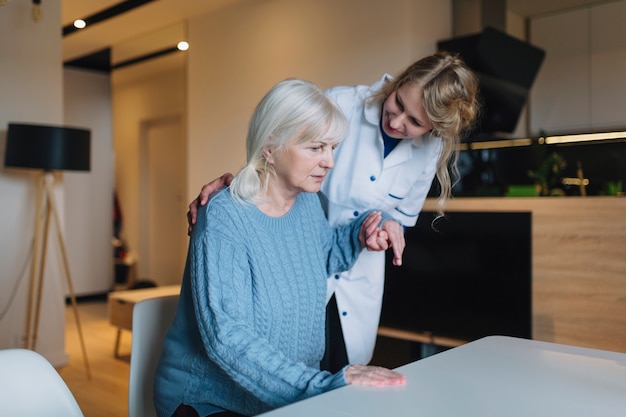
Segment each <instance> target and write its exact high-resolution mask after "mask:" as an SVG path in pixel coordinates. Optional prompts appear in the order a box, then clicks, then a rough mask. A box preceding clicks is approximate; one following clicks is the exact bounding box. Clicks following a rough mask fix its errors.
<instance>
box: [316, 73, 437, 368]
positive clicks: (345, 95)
mask: <svg viewBox="0 0 626 417" xmlns="http://www.w3.org/2000/svg"><path fill="white" fill-rule="evenodd" d="M389 79H390V76H389V75H386V74H385V76H383V78H382V79H381V80H380V81H378V82H376V83H375V84H374V85H372V86H355V87H334V88H332V89H330V90H328V91H327V94H328V95H329V96H330V97H332V98H333V99H335V100H336V102H337V104H339V107H341V109H342V110H343V112H344V114H345V115H346V116H347V118H348V120H349V122H350V130H349V133H348V136H347V137H346V139H344V141H343V142H342V143H341V144H340V145H339V147H338V149H337V150H336V151H335V167H334V168H333V169H332V170H331V171H330V173H329V175H328V177H327V178H326V180H325V182H324V184H323V186H322V193H323V194H324V196H325V197H326V199H327V200H328V201H327V204H328V206H327V207H326V209H327V215H328V220H329V222H330V224H331V225H333V226H334V225H338V224H345V223H347V222H350V221H352V220H353V219H354V218H355V217H357V216H358V215H359V214H360V213H362V212H363V210H368V209H377V210H383V211H386V212H387V213H389V214H390V215H392V216H393V217H394V218H395V219H396V220H398V221H399V222H400V223H401V224H402V225H403V226H407V227H410V226H414V225H415V223H416V221H417V217H418V215H419V213H420V211H421V209H422V206H423V204H424V200H425V198H426V196H427V194H428V191H429V189H430V186H431V184H432V181H433V178H434V175H435V170H436V164H437V159H438V157H439V154H440V152H441V140H440V138H437V137H433V136H431V135H430V134H425V135H424V136H423V137H420V138H416V139H414V140H402V141H401V142H400V143H399V144H398V145H397V146H396V147H395V148H394V149H393V150H392V151H391V153H390V154H389V155H388V156H387V158H384V157H383V139H382V135H381V133H380V116H381V106H382V103H380V102H376V103H366V102H365V100H366V99H367V98H368V97H370V96H371V95H372V93H373V92H374V91H377V90H378V89H380V88H381V87H382V85H383V83H384V82H385V81H386V80H389ZM384 278H385V253H384V252H368V251H367V250H364V251H363V252H362V253H361V254H360V256H359V258H358V260H357V262H356V264H355V265H354V267H353V268H352V269H351V270H350V271H347V272H343V273H341V274H335V275H333V276H331V277H329V279H328V297H327V300H329V299H330V297H331V296H332V294H333V292H334V293H335V298H336V300H337V308H338V310H339V316H340V319H341V327H342V331H343V334H344V341H345V344H346V351H347V353H348V360H349V361H350V363H360V364H367V363H369V361H370V360H371V358H372V355H373V353H374V346H375V344H376V334H377V330H378V323H379V319H380V311H381V306H382V296H383V289H384ZM416 278H417V277H416Z"/></svg>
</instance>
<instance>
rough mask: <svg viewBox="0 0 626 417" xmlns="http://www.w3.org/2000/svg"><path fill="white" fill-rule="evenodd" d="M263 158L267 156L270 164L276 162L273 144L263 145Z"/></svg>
mask: <svg viewBox="0 0 626 417" xmlns="http://www.w3.org/2000/svg"><path fill="white" fill-rule="evenodd" d="M263 158H265V160H266V161H267V163H268V164H273V163H274V149H272V147H271V146H264V147H263Z"/></svg>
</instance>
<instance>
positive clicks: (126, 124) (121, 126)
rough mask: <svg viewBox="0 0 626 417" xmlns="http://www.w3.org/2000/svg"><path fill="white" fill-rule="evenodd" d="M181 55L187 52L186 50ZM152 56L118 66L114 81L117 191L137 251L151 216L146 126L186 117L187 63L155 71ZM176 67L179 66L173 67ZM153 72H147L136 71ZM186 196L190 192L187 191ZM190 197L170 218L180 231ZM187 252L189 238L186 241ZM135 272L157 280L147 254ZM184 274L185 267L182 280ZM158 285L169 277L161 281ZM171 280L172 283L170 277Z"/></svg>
mask: <svg viewBox="0 0 626 417" xmlns="http://www.w3.org/2000/svg"><path fill="white" fill-rule="evenodd" d="M181 54H182V53H181ZM181 54H178V53H177V54H174V55H172V56H166V57H164V58H158V59H167V60H178V59H181V58H182V57H183V56H184V54H183V55H181ZM151 62H152V61H148V62H145V63H142V64H138V65H133V66H130V67H127V68H122V69H120V70H116V71H114V72H113V74H112V77H111V79H112V85H113V120H114V121H115V123H114V126H113V136H114V138H115V139H114V144H115V145H114V147H115V165H116V169H115V190H116V191H117V193H118V197H119V200H120V205H121V210H122V215H123V226H122V238H123V239H124V240H125V242H126V244H127V245H128V248H129V249H130V250H131V251H132V253H133V256H134V257H137V255H138V254H139V253H140V252H142V253H144V251H143V250H140V249H141V244H142V237H141V236H140V225H141V222H142V219H143V218H144V217H145V216H146V206H145V205H146V204H148V202H147V201H143V200H142V199H141V198H140V197H141V196H142V195H145V194H142V189H141V187H143V186H145V184H144V185H142V184H141V183H140V166H141V156H142V155H141V154H140V144H141V138H142V134H143V133H142V126H145V125H146V124H147V123H148V124H149V123H152V122H154V121H157V120H164V119H168V118H171V117H180V118H181V119H182V120H184V119H185V117H184V115H185V97H186V81H185V72H184V66H180V65H179V66H178V69H174V70H172V71H168V72H165V73H152V72H150V64H151ZM173 68H176V66H173ZM141 74H149V75H147V76H143V77H137V76H136V75H141ZM171 139H172V140H173V141H180V146H181V147H184V146H185V143H184V141H185V137H173V138H171ZM185 197H186V196H185ZM188 204H189V201H187V199H186V198H182V200H181V201H180V210H179V211H180V217H179V218H177V219H171V221H172V222H178V223H179V225H180V227H179V229H180V234H181V235H182V236H185V235H186V231H187V226H186V224H187V221H186V218H185V213H186V211H187V205H188ZM184 246H185V247H184V248H183V249H182V250H183V251H184V253H186V240H185V241H184ZM133 268H134V269H133V271H132V274H134V275H135V278H138V279H150V280H154V277H152V276H150V274H149V272H150V268H149V264H147V263H146V262H144V259H141V258H139V259H138V260H137V263H136V265H135V266H133ZM181 278H182V266H181V270H180V276H179V277H178V281H180V279H181ZM158 283H159V284H166V283H168V282H166V281H161V282H158ZM169 283H171V282H169Z"/></svg>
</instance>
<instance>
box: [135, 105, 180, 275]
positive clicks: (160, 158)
mask: <svg viewBox="0 0 626 417" xmlns="http://www.w3.org/2000/svg"><path fill="white" fill-rule="evenodd" d="M140 132H141V133H140V135H141V137H140V144H139V146H140V149H139V154H140V157H139V188H140V191H139V196H140V213H142V214H140V216H139V219H140V221H139V248H138V253H139V264H138V271H137V273H138V275H139V278H140V279H150V280H151V281H154V282H155V283H156V284H157V285H170V284H178V283H180V282H181V279H182V276H183V269H184V265H185V258H186V254H187V243H188V239H187V233H186V232H187V220H186V217H185V213H186V211H187V205H188V202H187V201H186V200H185V196H186V194H185V187H186V174H185V173H186V142H185V129H184V126H183V122H182V116H180V115H174V116H169V117H162V118H156V119H151V120H147V121H144V122H143V123H142V124H141V129H140Z"/></svg>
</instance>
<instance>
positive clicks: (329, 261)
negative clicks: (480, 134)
mask: <svg viewBox="0 0 626 417" xmlns="http://www.w3.org/2000/svg"><path fill="white" fill-rule="evenodd" d="M346 129H347V121H346V119H345V116H343V114H342V112H341V111H340V110H339V108H338V107H337V106H336V105H335V104H334V102H333V101H332V100H331V99H330V98H328V97H327V96H326V95H325V94H324V93H323V92H322V91H321V90H320V89H319V88H318V87H317V86H316V85H315V84H312V83H310V82H307V81H302V80H295V79H290V80H285V81H283V82H281V83H278V84H277V85H275V86H274V87H273V88H272V89H271V90H270V91H269V92H268V93H267V94H266V95H265V97H264V98H263V99H262V100H261V102H260V103H259V104H258V106H257V108H256V109H255V112H254V114H253V116H252V119H251V121H250V126H249V131H248V137H247V159H248V161H247V165H246V166H245V167H244V168H243V169H242V170H241V171H240V172H239V174H238V175H237V176H236V177H235V178H234V179H233V181H232V183H231V185H230V187H229V188H227V189H222V190H220V191H219V192H218V193H217V194H215V195H214V196H213V197H212V198H211V200H210V202H209V204H207V205H206V206H204V207H202V208H201V209H200V211H199V213H198V220H197V223H196V225H195V227H194V229H193V233H192V235H191V240H190V245H189V253H188V257H187V265H186V268H185V272H184V276H183V283H182V288H181V294H180V301H179V305H178V310H177V313H176V317H175V319H174V322H173V324H172V327H171V329H170V330H169V332H168V334H167V336H166V338H165V341H164V345H163V353H162V356H161V360H160V363H159V366H158V369H157V373H156V379H155V393H154V398H155V406H156V409H157V413H158V415H159V416H160V417H170V416H187V415H190V416H207V415H219V416H237V415H254V414H258V413H261V412H265V411H268V410H270V409H272V408H276V407H280V406H283V405H286V404H289V403H292V402H295V401H298V400H301V399H304V398H307V397H310V396H313V395H316V394H319V393H322V392H325V391H329V390H332V389H334V388H337V387H341V386H344V385H346V384H351V383H352V384H365V385H374V386H382V385H396V384H402V383H404V381H405V379H404V376H402V375H400V374H398V373H397V372H394V371H391V370H387V369H384V368H380V367H372V366H364V365H347V366H345V367H344V368H342V369H341V370H340V371H339V372H337V373H335V374H331V373H330V372H327V371H320V370H319V362H320V359H321V358H322V356H323V354H324V339H325V336H324V334H325V330H324V321H325V303H326V277H328V276H329V275H330V274H332V273H335V272H340V271H344V270H347V269H349V268H350V267H351V266H352V264H353V263H354V262H355V260H356V259H357V257H358V255H359V252H360V251H361V250H362V249H363V248H364V247H366V248H368V249H369V248H381V247H384V248H387V247H390V246H391V247H393V248H394V251H395V252H396V253H400V254H401V252H402V250H403V248H404V238H403V234H402V229H401V226H400V225H399V223H397V222H396V221H393V220H390V217H389V216H388V215H387V214H385V213H381V212H371V211H370V212H365V213H363V214H362V215H360V216H359V217H357V218H356V219H355V220H354V222H352V223H350V224H348V225H345V226H342V227H338V228H334V229H333V228H331V227H330V226H329V224H328V221H327V220H326V218H325V215H324V212H323V209H322V207H321V204H320V201H319V198H318V196H317V195H316V194H315V193H317V192H318V191H319V190H320V187H321V185H322V182H323V180H324V178H325V177H326V175H327V174H328V172H329V170H330V169H331V168H332V167H333V166H334V159H333V151H334V149H335V147H336V146H337V145H338V144H339V142H340V140H341V138H342V137H343V136H344V134H345V132H346Z"/></svg>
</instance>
